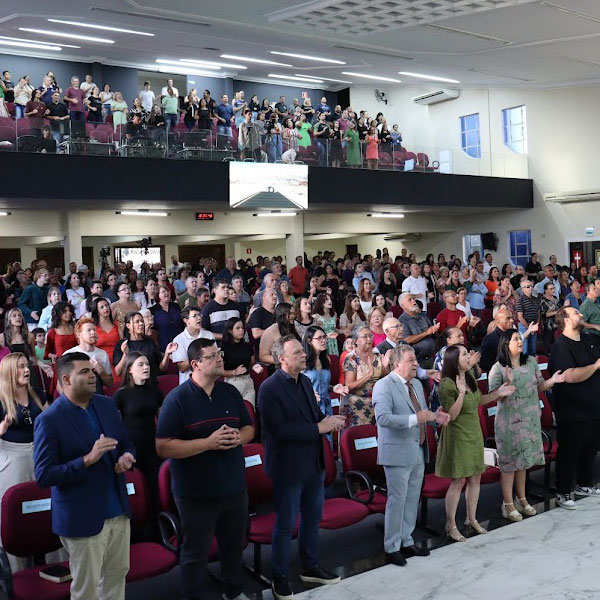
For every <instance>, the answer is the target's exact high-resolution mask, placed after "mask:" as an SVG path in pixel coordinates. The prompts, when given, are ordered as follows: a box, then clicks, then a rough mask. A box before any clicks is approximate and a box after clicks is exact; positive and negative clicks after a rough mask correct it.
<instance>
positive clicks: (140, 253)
mask: <svg viewBox="0 0 600 600" xmlns="http://www.w3.org/2000/svg"><path fill="white" fill-rule="evenodd" d="M114 250H115V260H116V261H117V262H124V263H126V262H127V261H128V260H130V261H131V262H133V268H134V269H135V270H136V271H138V272H139V270H140V267H141V266H142V263H144V262H147V263H148V264H149V265H151V266H152V265H153V264H154V263H161V264H163V265H164V264H165V262H164V246H151V247H150V248H148V252H147V253H146V251H145V249H144V248H140V247H139V246H137V247H133V246H115V249H114Z"/></svg>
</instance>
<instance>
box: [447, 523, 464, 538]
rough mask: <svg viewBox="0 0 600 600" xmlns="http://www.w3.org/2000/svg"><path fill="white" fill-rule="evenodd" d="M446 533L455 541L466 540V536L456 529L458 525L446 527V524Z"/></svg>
mask: <svg viewBox="0 0 600 600" xmlns="http://www.w3.org/2000/svg"><path fill="white" fill-rule="evenodd" d="M446 535H447V536H448V537H449V538H450V539H451V540H454V541H455V542H466V541H467V538H466V537H465V536H464V535H462V533H461V532H460V531H459V530H458V527H457V526H456V525H455V526H454V527H450V528H448V525H446Z"/></svg>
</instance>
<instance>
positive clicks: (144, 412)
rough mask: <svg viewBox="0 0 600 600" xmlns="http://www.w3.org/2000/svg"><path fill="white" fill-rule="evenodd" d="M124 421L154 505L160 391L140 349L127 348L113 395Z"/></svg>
mask: <svg viewBox="0 0 600 600" xmlns="http://www.w3.org/2000/svg"><path fill="white" fill-rule="evenodd" d="M114 400H115V403H116V405H117V408H118V410H119V412H120V413H121V418H122V419H123V424H124V425H125V428H126V429H127V432H128V433H129V436H130V437H131V441H132V442H133V443H134V444H135V449H136V459H135V460H136V463H135V466H136V467H137V468H138V469H139V470H140V471H141V472H142V473H143V474H144V475H145V476H146V480H147V481H148V485H149V486H150V493H151V497H152V501H153V506H154V508H155V509H156V508H157V507H158V468H159V466H160V460H159V458H158V456H157V454H156V447H155V439H154V438H155V434H156V417H157V416H158V411H159V409H160V407H161V406H162V402H163V395H162V392H161V391H160V390H159V389H158V387H157V386H156V384H155V383H153V382H152V380H151V378H150V363H149V362H148V357H147V356H146V355H144V354H142V353H141V352H129V353H128V354H127V358H126V359H125V366H124V368H123V375H122V379H121V387H120V388H119V389H118V390H117V392H116V393H115V396H114Z"/></svg>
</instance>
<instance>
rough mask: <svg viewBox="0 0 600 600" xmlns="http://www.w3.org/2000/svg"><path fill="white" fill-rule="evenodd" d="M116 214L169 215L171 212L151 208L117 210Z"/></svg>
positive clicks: (127, 215)
mask: <svg viewBox="0 0 600 600" xmlns="http://www.w3.org/2000/svg"><path fill="white" fill-rule="evenodd" d="M115 214H117V215H122V216H125V217H168V216H169V215H170V214H171V213H168V212H163V211H150V210H117V211H116V213H115Z"/></svg>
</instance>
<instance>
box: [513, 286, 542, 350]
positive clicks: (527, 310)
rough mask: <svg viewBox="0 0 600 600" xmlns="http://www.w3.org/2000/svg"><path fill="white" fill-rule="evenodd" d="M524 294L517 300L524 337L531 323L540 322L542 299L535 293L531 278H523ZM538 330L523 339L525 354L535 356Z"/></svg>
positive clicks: (521, 332)
mask: <svg viewBox="0 0 600 600" xmlns="http://www.w3.org/2000/svg"><path fill="white" fill-rule="evenodd" d="M521 290H522V292H523V295H522V296H521V297H520V298H519V299H518V300H517V317H518V318H519V333H520V334H521V336H523V338H524V334H525V332H526V331H527V330H528V329H529V326H530V325H531V324H539V322H540V316H541V315H540V301H539V299H538V298H536V297H535V296H534V295H533V283H531V281H530V280H529V279H522V280H521ZM536 344H537V330H536V332H535V333H532V334H531V335H529V336H528V337H527V340H525V339H523V354H526V355H528V356H534V355H535V354H536V350H537V348H536Z"/></svg>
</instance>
